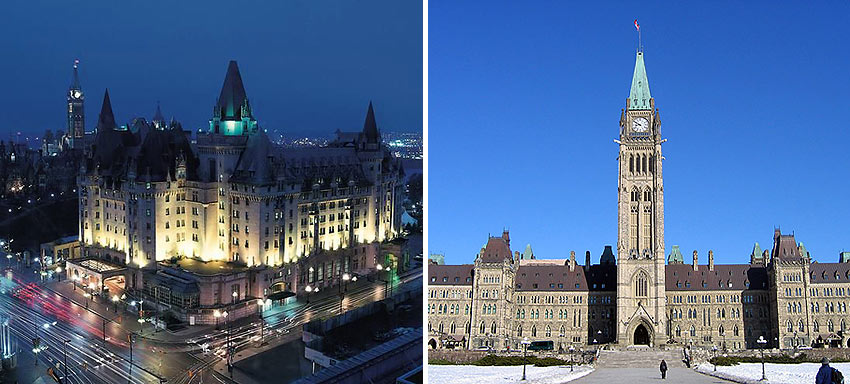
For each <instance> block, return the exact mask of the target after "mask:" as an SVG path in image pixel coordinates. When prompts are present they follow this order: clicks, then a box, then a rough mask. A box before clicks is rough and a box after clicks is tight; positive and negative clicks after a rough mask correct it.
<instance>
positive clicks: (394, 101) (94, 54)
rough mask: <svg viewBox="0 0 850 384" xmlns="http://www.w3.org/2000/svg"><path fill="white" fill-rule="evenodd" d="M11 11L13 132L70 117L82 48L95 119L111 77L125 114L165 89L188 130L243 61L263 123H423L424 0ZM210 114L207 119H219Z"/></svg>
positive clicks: (8, 80) (8, 113) (1, 99)
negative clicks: (370, 113)
mask: <svg viewBox="0 0 850 384" xmlns="http://www.w3.org/2000/svg"><path fill="white" fill-rule="evenodd" d="M4 13H5V15H7V17H6V18H5V19H4V22H3V23H0V35H2V36H3V38H2V39H0V49H2V52H3V59H2V60H0V73H3V86H4V88H5V92H0V115H2V116H3V124H2V126H0V137H1V138H3V139H7V138H8V132H10V131H23V132H34V133H38V134H41V133H43V132H44V131H45V130H46V129H52V130H54V131H56V130H58V129H63V128H64V124H65V123H64V122H65V114H64V109H65V106H64V105H65V94H66V92H67V89H68V86H69V84H70V82H71V66H72V64H73V61H74V59H75V58H79V59H80V62H81V64H80V71H81V77H82V86H83V90H84V91H85V93H86V110H87V114H86V126H87V128H88V129H92V128H93V127H94V126H95V124H96V121H97V114H98V112H99V111H100V106H101V101H102V99H103V92H104V89H105V88H106V87H108V88H109V94H110V97H111V99H112V105H113V107H114V110H115V115H116V118H117V119H118V120H119V122H127V121H129V120H130V119H131V118H133V117H135V116H145V117H147V118H148V119H150V118H151V117H152V116H153V113H154V111H155V108H156V102H157V100H159V101H160V102H161V104H162V111H163V114H164V115H165V117H166V118H170V117H171V116H174V117H176V118H177V119H178V120H180V121H182V122H183V126H184V128H198V127H203V126H204V125H207V124H208V120H209V118H210V115H211V113H212V106H213V104H214V103H215V99H216V97H217V96H218V94H219V91H220V89H221V85H222V82H223V81H224V74H225V71H226V69H227V64H228V61H229V60H237V61H238V62H239V67H240V70H241V73H242V78H243V80H244V82H245V88H246V91H247V92H248V97H249V98H251V102H252V104H253V107H254V113H255V115H256V117H257V118H258V119H259V121H260V124H261V126H263V127H265V128H266V129H268V130H269V131H272V130H280V131H283V132H287V133H293V132H296V133H312V134H316V133H317V134H327V133H332V132H334V131H335V130H337V129H341V130H359V129H362V127H363V120H364V119H365V116H366V107H367V106H368V103H369V100H373V101H374V103H375V108H376V111H375V112H376V115H377V118H378V124H379V127H380V128H381V129H382V130H393V131H406V132H416V131H421V130H422V5H421V3H420V4H417V3H416V2H403V1H401V2H400V1H394V0H373V1H368V2H360V1H355V0H329V1H322V2H315V1H310V0H292V1H265V2H263V1H246V2H238V1H232V0H229V1H221V0H213V1H163V0H159V1H143V2H138V1H131V2H126V1H121V2H114V1H102V0H98V1H47V0H36V1H26V2H23V1H14V2H9V4H4ZM207 126H208V125H207Z"/></svg>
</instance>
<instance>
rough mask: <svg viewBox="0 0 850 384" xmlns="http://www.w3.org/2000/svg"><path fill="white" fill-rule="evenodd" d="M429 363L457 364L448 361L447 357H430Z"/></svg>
mask: <svg viewBox="0 0 850 384" xmlns="http://www.w3.org/2000/svg"><path fill="white" fill-rule="evenodd" d="M428 364H430V365H456V364H455V363H454V362H452V361H448V360H446V359H428Z"/></svg>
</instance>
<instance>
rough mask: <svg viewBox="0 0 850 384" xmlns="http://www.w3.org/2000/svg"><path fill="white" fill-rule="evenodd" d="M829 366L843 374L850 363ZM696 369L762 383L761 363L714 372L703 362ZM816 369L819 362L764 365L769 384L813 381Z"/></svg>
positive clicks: (721, 368)
mask: <svg viewBox="0 0 850 384" xmlns="http://www.w3.org/2000/svg"><path fill="white" fill-rule="evenodd" d="M830 366H831V367H833V368H835V369H838V370H839V371H841V373H843V374H844V375H845V376H847V374H850V363H835V364H830ZM696 369H697V371H699V372H702V373H706V374H709V375H712V376H717V377H720V378H723V379H729V380H733V381H736V382H739V383H747V384H750V383H764V382H763V381H761V382H760V381H759V380H760V379H761V364H759V363H742V364H738V365H733V366H730V367H723V366H718V367H717V372H714V366H713V365H711V364H709V363H703V364H700V365H699V366H697V367H696ZM818 369H820V364H819V363H803V364H772V363H767V364H765V365H764V370H765V376H767V382H768V383H771V384H799V383H814V382H815V375H817V373H818Z"/></svg>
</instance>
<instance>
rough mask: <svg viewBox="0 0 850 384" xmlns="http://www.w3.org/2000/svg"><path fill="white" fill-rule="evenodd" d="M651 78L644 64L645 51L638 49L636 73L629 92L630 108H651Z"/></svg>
mask: <svg viewBox="0 0 850 384" xmlns="http://www.w3.org/2000/svg"><path fill="white" fill-rule="evenodd" d="M651 98H652V95H651V94H650V93H649V80H647V78H646V67H645V66H644V64H643V51H638V53H637V58H636V59H635V73H634V75H632V90H631V92H629V100H630V102H629V110H630V111H631V110H640V109H650V105H649V99H651Z"/></svg>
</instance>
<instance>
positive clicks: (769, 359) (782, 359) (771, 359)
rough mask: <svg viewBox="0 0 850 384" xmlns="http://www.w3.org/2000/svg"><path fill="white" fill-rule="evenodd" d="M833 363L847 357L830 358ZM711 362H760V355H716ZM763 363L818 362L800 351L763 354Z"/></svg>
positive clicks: (818, 361)
mask: <svg viewBox="0 0 850 384" xmlns="http://www.w3.org/2000/svg"><path fill="white" fill-rule="evenodd" d="M832 361H833V362H835V363H842V362H847V359H841V358H836V359H832ZM709 362H710V363H711V364H717V365H720V366H730V365H738V364H740V363H761V356H717V357H714V358H711V359H710V360H709ZM764 362H765V363H774V364H799V363H820V358H819V357H809V356H807V355H806V354H805V353H801V354H800V355H798V356H797V357H791V356H788V355H781V356H765V357H764Z"/></svg>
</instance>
